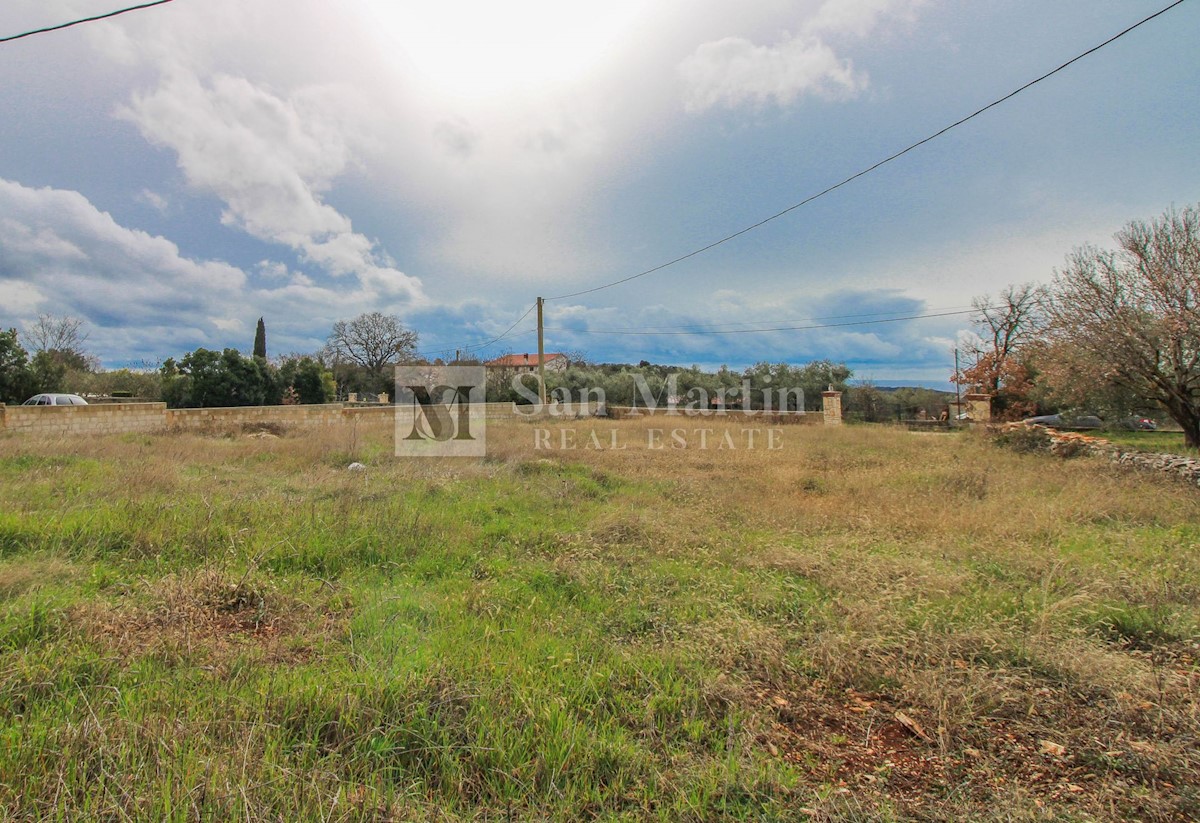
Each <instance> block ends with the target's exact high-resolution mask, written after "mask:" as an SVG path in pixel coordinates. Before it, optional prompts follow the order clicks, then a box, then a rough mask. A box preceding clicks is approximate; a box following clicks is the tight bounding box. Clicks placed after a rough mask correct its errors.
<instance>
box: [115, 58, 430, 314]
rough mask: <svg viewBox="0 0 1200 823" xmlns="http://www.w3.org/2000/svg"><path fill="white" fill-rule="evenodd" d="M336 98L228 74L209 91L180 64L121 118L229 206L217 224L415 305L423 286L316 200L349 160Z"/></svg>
mask: <svg viewBox="0 0 1200 823" xmlns="http://www.w3.org/2000/svg"><path fill="white" fill-rule="evenodd" d="M342 95H351V96H352V94H351V92H349V91H348V90H342V89H334V88H328V87H308V88H304V89H301V90H299V91H297V92H294V93H293V94H291V95H289V96H288V97H287V98H286V99H285V98H282V97H279V96H277V95H275V94H272V93H271V92H269V91H267V90H266V89H263V88H261V87H259V86H256V85H255V84H253V83H251V82H250V81H248V80H246V79H244V78H239V77H231V76H229V75H223V74H218V75H216V76H215V77H213V79H212V80H211V82H210V83H208V84H205V83H203V82H201V81H200V79H199V78H198V77H197V76H195V75H194V74H193V73H191V72H190V71H188V70H185V69H183V68H181V67H178V66H176V67H173V68H170V69H168V70H166V71H165V72H164V74H163V76H162V80H161V82H160V84H159V86H158V88H157V89H155V90H154V91H153V92H151V93H149V94H140V95H137V96H135V97H134V99H133V102H132V103H131V104H130V105H129V106H128V107H127V108H125V109H123V110H122V112H121V115H122V116H123V117H126V118H127V119H129V120H131V121H133V122H134V123H135V124H137V126H138V128H139V129H140V130H141V132H142V134H143V135H144V136H145V137H146V139H147V140H150V141H151V142H152V143H154V144H156V145H159V146H164V147H167V148H170V149H172V150H173V151H175V152H176V154H177V155H178V162H179V167H180V168H181V169H182V171H183V173H184V175H185V176H186V177H187V180H188V183H189V184H190V185H192V186H193V187H195V188H197V189H200V190H201V191H206V192H210V193H212V194H215V195H216V196H217V197H219V198H220V199H221V200H222V201H223V202H224V203H225V205H226V210H225V212H224V214H223V215H222V222H224V223H226V224H227V225H231V226H235V227H237V228H240V229H242V230H244V231H246V232H247V233H248V234H250V235H252V236H254V237H257V238H259V239H261V240H266V241H268V242H273V243H280V244H283V245H286V246H289V247H291V248H293V249H295V250H297V251H299V252H300V253H301V254H302V255H303V256H304V257H305V258H306V259H308V260H310V261H311V262H313V263H315V264H317V265H319V266H321V267H323V268H324V269H325V270H326V271H328V272H329V273H331V274H333V275H335V276H339V277H340V276H344V275H351V274H354V275H358V277H359V279H360V280H361V281H362V282H363V283H364V284H369V286H370V287H371V288H374V289H376V290H378V292H379V294H380V295H382V296H385V297H387V298H388V299H390V300H393V301H397V300H402V301H406V302H409V303H420V302H422V301H423V300H424V296H423V293H422V289H421V284H420V281H419V280H417V279H416V278H413V277H409V276H407V275H405V274H404V273H402V272H400V271H398V270H397V269H395V268H393V267H392V266H391V265H390V263H389V262H387V261H385V260H383V259H382V255H381V254H380V253H379V252H378V250H377V249H376V246H375V243H374V242H372V241H371V240H370V239H369V238H367V237H365V236H363V235H361V234H358V233H356V232H355V231H354V230H353V227H352V225H351V222H350V219H349V218H347V217H346V216H345V215H343V214H341V213H340V212H339V211H338V210H337V209H335V208H333V207H332V206H330V205H329V204H328V203H326V202H324V199H323V197H322V195H323V194H324V193H325V192H327V191H328V190H329V188H330V187H331V186H332V184H333V181H334V179H335V178H336V177H337V176H338V175H340V174H342V173H343V172H344V171H345V169H346V168H347V165H348V164H349V162H350V152H349V149H348V147H347V141H346V137H345V134H344V131H343V127H342V124H341V122H340V121H339V118H338V115H337V105H336V104H335V103H334V101H335V100H336V99H337V98H338V97H339V96H342Z"/></svg>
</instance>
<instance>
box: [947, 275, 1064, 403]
mask: <svg viewBox="0 0 1200 823" xmlns="http://www.w3.org/2000/svg"><path fill="white" fill-rule="evenodd" d="M1043 299H1044V294H1043V291H1042V289H1040V288H1039V287H1037V286H1034V285H1033V284H1032V283H1024V284H1022V285H1019V286H1008V287H1007V288H1005V289H1004V291H1002V292H1000V294H998V295H997V296H996V297H994V298H993V297H991V296H990V295H985V296H983V297H976V298H975V299H974V300H972V301H971V305H972V306H973V307H974V308H975V314H974V316H973V317H972V318H971V319H972V322H973V323H974V324H975V328H976V329H977V330H978V338H977V339H975V340H972V341H970V343H969V344H968V346H967V355H968V357H972V356H973V359H974V361H975V366H973V367H972V368H971V369H969V370H968V371H970V372H973V374H970V375H969V376H968V375H964V377H966V378H967V379H968V380H970V382H972V383H976V384H978V385H979V386H980V388H982V389H983V390H984V391H987V392H991V393H993V394H995V393H996V392H998V391H999V390H1000V385H1001V382H1002V376H1003V374H1004V371H1005V368H1006V367H1007V366H1008V365H1009V361H1011V360H1012V359H1013V358H1015V357H1017V356H1018V355H1019V353H1020V351H1021V349H1023V348H1024V347H1025V346H1026V345H1028V344H1029V343H1031V342H1033V341H1034V340H1036V339H1037V337H1038V335H1039V334H1040V333H1041V330H1042V326H1043V319H1044V318H1043V312H1042V304H1043Z"/></svg>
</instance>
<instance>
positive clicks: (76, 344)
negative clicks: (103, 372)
mask: <svg viewBox="0 0 1200 823" xmlns="http://www.w3.org/2000/svg"><path fill="white" fill-rule="evenodd" d="M83 324H84V321H83V320H81V319H80V318H78V317H71V316H70V315H63V316H62V317H56V316H55V315H53V314H41V315H38V319H37V321H36V322H34V324H33V325H32V326H29V327H28V328H26V329H25V341H26V343H27V344H28V345H29V348H30V349H32V350H33V351H34V352H35V353H36V352H42V351H57V352H72V353H74V354H76V355H78V356H80V357H82V358H84V359H87V356H88V355H87V352H86V350H85V349H84V347H83V344H84V343H86V342H87V339H88V332H87V331H85V330H84V328H83Z"/></svg>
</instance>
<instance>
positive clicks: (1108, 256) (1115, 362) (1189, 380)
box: [1049, 206, 1200, 448]
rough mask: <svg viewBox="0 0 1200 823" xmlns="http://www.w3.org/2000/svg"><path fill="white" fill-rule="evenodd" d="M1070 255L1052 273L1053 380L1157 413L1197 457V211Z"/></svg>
mask: <svg viewBox="0 0 1200 823" xmlns="http://www.w3.org/2000/svg"><path fill="white" fill-rule="evenodd" d="M1115 239H1116V241H1117V249H1115V250H1108V249H1099V248H1096V247H1093V246H1085V247H1082V248H1079V249H1076V250H1075V251H1074V252H1073V253H1072V254H1071V255H1070V256H1069V257H1068V260H1067V265H1066V267H1065V268H1063V269H1062V270H1060V271H1058V272H1056V278H1055V290H1054V295H1053V298H1052V299H1051V301H1050V303H1049V315H1050V327H1049V330H1050V338H1051V343H1052V346H1053V349H1054V350H1055V351H1058V352H1060V353H1062V355H1063V358H1064V361H1065V362H1067V363H1071V362H1073V363H1075V364H1077V365H1078V366H1079V368H1067V369H1063V370H1060V373H1059V375H1058V376H1059V379H1060V381H1063V380H1067V381H1069V380H1072V379H1076V380H1078V379H1084V380H1086V379H1091V380H1095V379H1099V380H1102V381H1104V382H1106V383H1109V384H1111V385H1113V386H1115V387H1118V388H1123V389H1127V390H1129V391H1132V392H1133V393H1134V394H1135V395H1136V396H1138V397H1142V398H1145V399H1146V400H1150V401H1154V402H1157V403H1159V404H1161V405H1162V407H1163V408H1164V409H1165V410H1166V412H1167V414H1169V415H1170V416H1171V418H1172V419H1173V420H1175V422H1177V423H1178V424H1179V425H1180V426H1181V427H1183V432H1184V437H1185V439H1186V441H1187V445H1189V446H1191V447H1193V448H1195V447H1200V206H1188V207H1186V208H1184V209H1182V210H1179V211H1176V210H1175V209H1173V208H1172V209H1170V210H1168V211H1166V212H1165V213H1164V214H1162V215H1161V216H1160V217H1158V218H1156V219H1154V220H1152V221H1150V222H1149V223H1146V222H1143V221H1140V220H1135V221H1132V222H1130V223H1128V224H1126V226H1125V227H1124V228H1123V229H1122V230H1121V231H1119V232H1118V233H1117V234H1116V236H1115Z"/></svg>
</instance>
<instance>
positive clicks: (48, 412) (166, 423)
mask: <svg viewBox="0 0 1200 823" xmlns="http://www.w3.org/2000/svg"><path fill="white" fill-rule="evenodd" d="M595 410H596V409H595V404H592V405H591V406H578V405H576V406H575V407H572V408H569V409H566V410H563V409H557V410H556V413H557V414H558V415H559V416H560V417H563V418H570V417H587V416H590V415H591V414H594V413H595ZM395 414H396V407H395V406H390V405H367V404H356V403H325V404H320V405H307V406H232V407H227V408H212V409H168V408H167V406H166V404H165V403H104V404H96V405H90V406H6V405H4V404H3V403H0V432H3V433H18V432H24V433H29V434H37V435H61V436H67V435H76V434H121V433H126V432H151V431H163V430H165V431H179V432H209V431H222V430H229V429H242V428H247V429H252V428H254V427H255V426H262V427H264V428H266V427H270V426H284V427H287V428H298V427H310V426H332V425H335V424H340V423H344V422H360V421H361V422H364V423H366V422H383V423H388V424H391V423H392V422H393V421H394V420H395ZM485 414H486V416H487V417H488V419H495V420H500V419H514V418H515V419H525V418H526V417H527V415H522V414H520V413H518V412H517V411H516V410H515V409H514V407H513V404H512V403H487V404H485ZM545 416H546V415H545V414H543V415H540V417H543V418H544V417H545ZM529 419H534V417H529Z"/></svg>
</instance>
